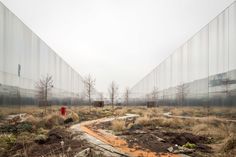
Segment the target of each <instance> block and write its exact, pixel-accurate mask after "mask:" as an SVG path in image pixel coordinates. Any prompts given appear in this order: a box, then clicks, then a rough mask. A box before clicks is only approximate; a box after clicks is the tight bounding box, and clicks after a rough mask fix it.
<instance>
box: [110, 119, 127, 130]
mask: <svg viewBox="0 0 236 157" xmlns="http://www.w3.org/2000/svg"><path fill="white" fill-rule="evenodd" d="M111 128H112V130H113V131H122V130H124V129H125V121H124V120H118V119H117V120H113V121H112V122H111Z"/></svg>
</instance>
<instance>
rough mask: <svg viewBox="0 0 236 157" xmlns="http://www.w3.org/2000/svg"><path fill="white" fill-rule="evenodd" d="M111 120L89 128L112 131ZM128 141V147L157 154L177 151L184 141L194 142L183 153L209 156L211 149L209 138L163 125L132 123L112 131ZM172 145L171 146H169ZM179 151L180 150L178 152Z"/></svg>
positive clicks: (198, 156)
mask: <svg viewBox="0 0 236 157" xmlns="http://www.w3.org/2000/svg"><path fill="white" fill-rule="evenodd" d="M130 123H132V122H131V121H130V122H126V127H128V126H129V125H130ZM111 125H112V124H111V122H103V123H99V124H94V125H90V126H89V128H91V129H93V130H98V129H103V130H108V132H112V128H111ZM113 133H114V134H115V135H117V136H119V137H120V138H122V139H125V141H126V142H127V143H128V145H129V147H130V148H136V149H142V150H150V151H152V152H156V153H157V154H163V153H164V154H165V153H170V150H168V149H172V148H173V150H172V151H171V152H172V153H173V152H174V151H176V152H177V151H179V148H178V146H183V145H185V144H186V143H191V144H194V145H195V146H194V149H192V150H190V149H186V150H184V154H187V155H190V156H194V157H201V156H211V154H212V153H213V149H212V148H211V147H210V146H209V145H208V144H210V143H211V139H209V138H207V137H204V136H198V135H194V134H192V133H190V132H187V131H180V130H172V129H170V128H164V127H155V128H154V127H153V126H143V125H138V124H134V125H132V127H130V128H129V129H126V130H123V131H121V132H113ZM171 147H172V148H171ZM180 153H181V152H180Z"/></svg>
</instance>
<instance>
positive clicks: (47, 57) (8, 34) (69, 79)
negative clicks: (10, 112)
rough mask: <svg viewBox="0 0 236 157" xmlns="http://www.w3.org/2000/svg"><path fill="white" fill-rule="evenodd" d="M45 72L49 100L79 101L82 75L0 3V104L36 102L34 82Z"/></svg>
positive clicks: (43, 75) (81, 89)
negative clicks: (49, 86)
mask: <svg viewBox="0 0 236 157" xmlns="http://www.w3.org/2000/svg"><path fill="white" fill-rule="evenodd" d="M46 75H50V76H52V77H53V88H52V91H51V92H50V96H49V98H50V99H51V101H53V102H54V103H70V104H71V103H75V102H76V101H78V98H79V95H81V93H82V92H83V81H82V77H81V76H80V75H79V74H78V73H77V72H76V71H74V70H73V69H72V68H71V67H70V66H69V65H68V64H67V63H66V62H65V61H63V59H62V58H60V57H59V56H58V55H57V54H56V53H55V52H54V51H53V50H52V49H51V48H50V47H48V46H47V45H46V44H45V43H44V42H43V41H42V40H41V39H40V38H39V37H38V36H36V35H35V34H34V33H33V32H32V31H31V30H30V29H29V28H28V27H27V26H25V25H24V24H23V23H22V22H21V21H20V20H19V19H18V18H17V17H16V16H15V15H14V14H13V13H11V11H9V10H8V9H7V8H6V7H5V6H4V5H3V4H2V3H0V105H9V104H16V105H17V104H19V103H22V104H35V103H36V100H35V97H36V93H37V91H36V82H38V81H39V80H40V78H42V77H45V76H46Z"/></svg>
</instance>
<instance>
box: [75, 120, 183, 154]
mask: <svg viewBox="0 0 236 157" xmlns="http://www.w3.org/2000/svg"><path fill="white" fill-rule="evenodd" d="M87 124H88V123H87ZM90 124H91V123H90ZM80 129H81V130H82V131H83V132H85V133H87V134H89V135H91V136H93V137H95V138H96V139H98V140H100V141H102V142H104V143H106V144H109V145H111V146H113V147H114V148H116V149H117V150H119V151H121V152H123V153H125V154H128V155H130V156H133V157H179V155H176V154H170V153H156V152H152V151H150V150H148V149H146V150H143V149H138V148H130V147H129V146H128V143H127V142H126V141H125V140H123V139H121V138H119V137H117V136H115V135H112V134H104V133H102V132H101V131H98V130H92V129H90V128H89V127H87V126H86V125H83V124H82V125H80Z"/></svg>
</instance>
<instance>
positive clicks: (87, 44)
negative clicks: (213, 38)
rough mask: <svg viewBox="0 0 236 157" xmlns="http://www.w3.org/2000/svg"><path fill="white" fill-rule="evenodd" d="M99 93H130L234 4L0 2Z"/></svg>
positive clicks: (220, 0) (180, 0)
mask: <svg viewBox="0 0 236 157" xmlns="http://www.w3.org/2000/svg"><path fill="white" fill-rule="evenodd" d="M0 1H2V2H3V3H4V4H5V5H6V6H7V7H8V8H9V9H10V10H11V11H12V12H14V13H15V14H16V15H17V16H18V17H19V18H20V19H21V20H22V21H23V22H24V23H25V24H26V25H27V26H29V28H31V29H32V30H33V31H34V32H35V33H36V34H37V35H38V36H39V37H40V38H41V39H43V40H44V41H45V42H46V43H47V44H48V45H49V46H50V47H51V48H52V49H54V50H55V51H56V52H57V53H58V54H59V55H60V56H61V57H62V58H63V59H64V60H66V61H67V62H68V63H69V64H70V65H71V66H72V67H73V68H74V69H75V70H76V71H78V72H79V73H80V74H81V75H82V76H85V75H87V74H89V73H90V74H92V76H94V77H95V78H96V88H97V90H98V91H102V92H107V87H108V85H109V83H110V82H111V81H112V80H114V81H116V82H117V84H119V87H120V91H123V89H124V88H125V87H127V86H128V87H132V86H133V85H134V84H135V83H137V82H138V81H139V80H140V79H142V78H143V77H144V76H145V75H146V74H147V73H149V72H150V71H151V70H152V69H153V68H155V67H156V66H157V65H158V64H159V63H160V62H161V61H163V60H164V59H165V58H166V57H168V56H169V55H170V54H171V53H172V52H173V50H175V49H176V48H178V47H179V46H180V45H181V44H183V43H184V42H185V41H186V40H187V39H188V38H190V37H191V36H192V35H194V34H195V33H196V32H197V31H199V30H200V29H201V28H202V27H203V26H204V25H206V24H207V23H208V22H209V21H210V20H212V19H213V18H214V17H215V16H217V15H218V14H219V13H220V12H221V11H222V10H223V9H225V8H226V7H227V6H228V5H230V4H231V3H232V2H233V1H234V0H0Z"/></svg>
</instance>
